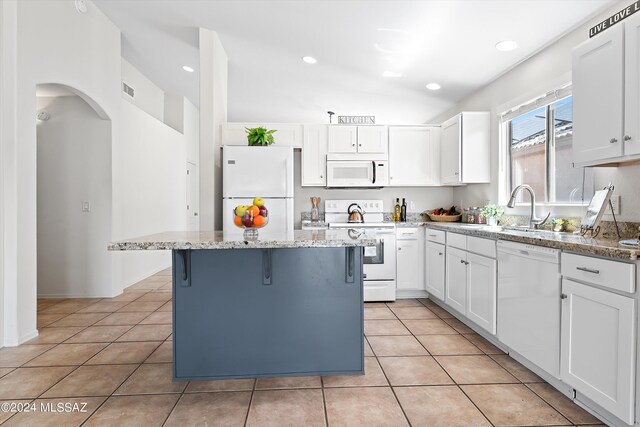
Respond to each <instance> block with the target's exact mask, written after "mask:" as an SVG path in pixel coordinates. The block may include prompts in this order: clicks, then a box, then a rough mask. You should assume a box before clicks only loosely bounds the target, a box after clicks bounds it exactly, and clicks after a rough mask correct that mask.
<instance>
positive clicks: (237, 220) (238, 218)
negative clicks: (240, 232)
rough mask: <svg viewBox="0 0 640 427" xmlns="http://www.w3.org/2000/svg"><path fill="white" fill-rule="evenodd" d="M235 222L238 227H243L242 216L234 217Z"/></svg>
mask: <svg viewBox="0 0 640 427" xmlns="http://www.w3.org/2000/svg"><path fill="white" fill-rule="evenodd" d="M233 223H234V224H235V225H237V226H238V227H242V217H240V216H238V215H236V216H235V218H233Z"/></svg>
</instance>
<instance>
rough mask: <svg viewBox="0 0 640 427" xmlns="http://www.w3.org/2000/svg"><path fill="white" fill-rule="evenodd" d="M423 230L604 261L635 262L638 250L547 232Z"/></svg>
mask: <svg viewBox="0 0 640 427" xmlns="http://www.w3.org/2000/svg"><path fill="white" fill-rule="evenodd" d="M422 224H423V225H424V226H425V227H427V228H433V229H437V230H443V231H452V232H456V233H462V234H466V235H469V236H476V237H484V238H489V239H498V240H508V241H511V242H519V243H526V244H530V245H538V246H545V247H548V248H555V249H562V250H565V251H572V252H579V253H584V254H587V255H597V256H602V257H607V258H617V259H621V260H627V261H635V260H637V259H638V256H639V255H640V248H633V247H626V246H622V245H620V244H619V243H618V239H605V238H601V237H598V238H595V239H593V238H591V237H583V236H581V235H580V234H573V233H554V232H551V231H544V230H538V231H519V230H511V229H503V228H502V227H489V226H486V225H485V226H482V225H472V224H462V223H442V222H430V221H429V222H423V223H422Z"/></svg>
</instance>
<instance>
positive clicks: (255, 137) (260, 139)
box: [244, 127, 276, 146]
mask: <svg viewBox="0 0 640 427" xmlns="http://www.w3.org/2000/svg"><path fill="white" fill-rule="evenodd" d="M244 129H245V131H246V132H247V141H249V145H250V146H254V145H260V146H268V145H271V144H275V142H276V141H275V139H274V138H273V134H274V133H275V132H276V130H274V129H271V130H267V128H264V127H257V128H244Z"/></svg>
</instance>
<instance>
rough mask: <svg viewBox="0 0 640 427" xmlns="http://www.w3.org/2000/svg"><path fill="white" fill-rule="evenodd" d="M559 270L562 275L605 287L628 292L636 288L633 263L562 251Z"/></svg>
mask: <svg viewBox="0 0 640 427" xmlns="http://www.w3.org/2000/svg"><path fill="white" fill-rule="evenodd" d="M561 271H562V276H563V277H570V278H572V279H577V280H581V281H583V282H587V283H592V284H594V285H598V286H602V287H605V288H609V289H615V290H618V291H623V292H629V293H633V292H635V290H636V266H635V264H627V263H624V262H619V261H611V260H607V259H601V258H594V257H589V256H584V255H576V254H568V253H563V254H562V263H561Z"/></svg>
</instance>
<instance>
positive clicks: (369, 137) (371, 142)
mask: <svg viewBox="0 0 640 427" xmlns="http://www.w3.org/2000/svg"><path fill="white" fill-rule="evenodd" d="M387 144H388V137H387V128H386V126H358V153H372V154H374V153H375V154H378V153H381V154H384V153H386V152H387Z"/></svg>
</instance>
